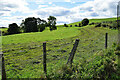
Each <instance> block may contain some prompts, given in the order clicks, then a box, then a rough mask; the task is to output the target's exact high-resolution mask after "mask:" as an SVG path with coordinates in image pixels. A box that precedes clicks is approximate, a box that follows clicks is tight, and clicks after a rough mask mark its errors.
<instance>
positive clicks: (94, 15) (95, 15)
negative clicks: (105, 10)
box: [90, 12, 99, 17]
mask: <svg viewBox="0 0 120 80" xmlns="http://www.w3.org/2000/svg"><path fill="white" fill-rule="evenodd" d="M90 15H91V16H92V17H97V16H99V15H98V14H97V13H95V12H93V13H91V14H90Z"/></svg>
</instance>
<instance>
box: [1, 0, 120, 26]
mask: <svg viewBox="0 0 120 80" xmlns="http://www.w3.org/2000/svg"><path fill="white" fill-rule="evenodd" d="M118 2H119V0H0V27H8V26H9V24H11V23H17V24H18V25H20V23H21V22H22V20H25V18H27V17H36V18H38V17H39V18H41V19H44V20H46V21H47V18H48V17H49V16H55V17H56V18H57V25H61V24H64V23H67V24H68V23H73V22H77V21H81V20H82V19H84V18H88V19H92V18H111V17H116V16H117V14H116V12H117V4H118Z"/></svg>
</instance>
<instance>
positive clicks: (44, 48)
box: [43, 42, 47, 74]
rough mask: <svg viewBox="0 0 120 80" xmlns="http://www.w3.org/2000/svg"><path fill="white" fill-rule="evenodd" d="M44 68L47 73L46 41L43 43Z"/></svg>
mask: <svg viewBox="0 0 120 80" xmlns="http://www.w3.org/2000/svg"><path fill="white" fill-rule="evenodd" d="M43 68H44V73H45V74H47V67H46V42H44V43H43Z"/></svg>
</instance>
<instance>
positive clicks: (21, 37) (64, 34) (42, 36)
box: [2, 27, 78, 44]
mask: <svg viewBox="0 0 120 80" xmlns="http://www.w3.org/2000/svg"><path fill="white" fill-rule="evenodd" d="M76 35H78V30H77V28H70V27H69V28H61V27H58V30H54V31H49V30H45V31H44V32H34V33H22V34H14V35H8V36H3V37H2V43H3V44H11V43H27V42H29V43H30V42H38V41H48V40H55V39H63V38H69V37H73V36H76ZM31 38H32V39H31Z"/></svg>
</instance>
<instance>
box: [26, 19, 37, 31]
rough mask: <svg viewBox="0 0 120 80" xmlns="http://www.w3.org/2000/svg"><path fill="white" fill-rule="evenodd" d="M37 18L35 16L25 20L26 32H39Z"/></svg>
mask: <svg viewBox="0 0 120 80" xmlns="http://www.w3.org/2000/svg"><path fill="white" fill-rule="evenodd" d="M37 31H38V28H37V19H36V18H35V17H28V18H26V19H25V21H24V32H37Z"/></svg>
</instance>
